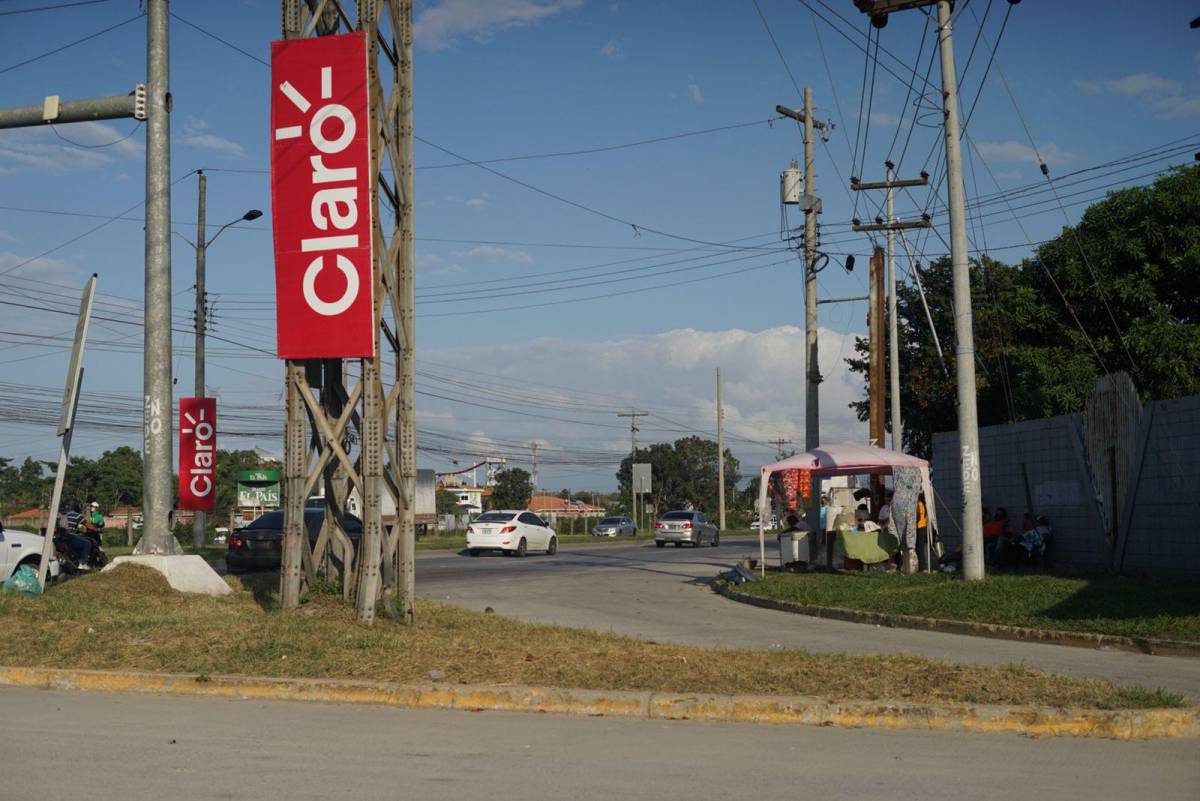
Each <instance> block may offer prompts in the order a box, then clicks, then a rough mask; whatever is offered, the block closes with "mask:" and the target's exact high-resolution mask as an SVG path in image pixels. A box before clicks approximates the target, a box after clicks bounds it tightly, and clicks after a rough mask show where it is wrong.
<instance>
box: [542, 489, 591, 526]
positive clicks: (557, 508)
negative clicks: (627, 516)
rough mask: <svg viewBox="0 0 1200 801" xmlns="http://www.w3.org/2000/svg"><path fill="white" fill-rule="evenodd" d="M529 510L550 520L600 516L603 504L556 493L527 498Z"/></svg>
mask: <svg viewBox="0 0 1200 801" xmlns="http://www.w3.org/2000/svg"><path fill="white" fill-rule="evenodd" d="M529 510H530V511H531V512H535V513H536V514H537V515H539V516H540V517H542V518H546V519H548V520H551V521H553V520H556V519H559V518H571V517H600V516H602V515H603V514H604V507H603V506H592V505H591V504H588V503H584V502H583V501H570V500H567V499H566V498H560V497H558V496H557V495H534V496H533V497H532V498H530V499H529Z"/></svg>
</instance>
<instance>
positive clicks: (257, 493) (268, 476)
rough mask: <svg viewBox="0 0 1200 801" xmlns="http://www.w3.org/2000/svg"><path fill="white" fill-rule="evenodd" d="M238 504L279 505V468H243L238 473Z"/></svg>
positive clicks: (274, 507)
mask: <svg viewBox="0 0 1200 801" xmlns="http://www.w3.org/2000/svg"><path fill="white" fill-rule="evenodd" d="M237 491H238V501H237V502H238V506H249V507H259V508H264V507H265V508H268V509H276V508H278V507H279V471H278V470H242V471H241V472H239V473H238V474H237Z"/></svg>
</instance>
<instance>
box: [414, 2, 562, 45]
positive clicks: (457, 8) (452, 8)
mask: <svg viewBox="0 0 1200 801" xmlns="http://www.w3.org/2000/svg"><path fill="white" fill-rule="evenodd" d="M581 5H583V0H439V1H438V2H435V3H434V4H433V5H431V6H429V7H428V8H425V9H424V10H422V11H421V12H420V13H419V14H417V18H416V21H415V23H414V30H413V35H414V37H415V39H416V41H417V43H418V44H420V45H421V46H422V47H426V48H428V49H430V50H442V49H444V48H447V47H450V46H451V45H452V44H454V42H455V40H456V39H457V38H459V37H460V36H470V37H472V38H474V39H476V40H477V41H487V40H488V39H490V38H491V37H492V36H494V35H495V34H496V33H498V32H499V31H502V30H505V29H507V28H522V27H526V26H528V25H533V24H535V23H537V22H539V21H541V20H543V19H545V18H546V17H551V16H554V15H555V14H558V13H560V12H562V11H569V10H572V9H576V8H579V6H581Z"/></svg>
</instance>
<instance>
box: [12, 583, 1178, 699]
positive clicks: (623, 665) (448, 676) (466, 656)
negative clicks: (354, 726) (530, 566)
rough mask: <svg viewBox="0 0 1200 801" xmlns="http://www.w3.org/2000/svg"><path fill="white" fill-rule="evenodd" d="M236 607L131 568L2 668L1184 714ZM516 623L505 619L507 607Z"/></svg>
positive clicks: (814, 666) (922, 669)
mask: <svg viewBox="0 0 1200 801" xmlns="http://www.w3.org/2000/svg"><path fill="white" fill-rule="evenodd" d="M229 583H230V585H231V586H233V587H234V588H235V590H236V591H235V592H234V593H233V594H232V595H229V596H226V597H223V598H208V597H201V596H186V595H182V594H179V593H175V592H173V591H172V590H171V589H170V588H169V587H168V586H167V584H166V581H165V580H164V579H163V578H162V577H161V576H160V575H159V574H157V573H155V572H153V571H151V570H149V569H147V568H144V567H139V566H134V565H128V566H122V567H120V568H118V569H116V570H113V571H110V572H108V573H103V574H98V575H90V576H86V577H83V578H80V579H76V580H74V581H70V582H67V583H66V584H63V585H61V586H58V587H55V588H54V589H52V590H51V591H50V592H49V593H47V594H46V595H42V596H38V597H33V598H30V597H23V596H21V597H18V596H12V595H0V629H2V630H3V631H4V633H5V636H4V637H2V638H0V664H4V665H13V666H44V667H58V668H91V669H106V668H107V669H116V668H124V669H135V670H152V671H168V672H189V673H200V674H204V675H210V676H211V675H216V674H250V675H260V676H281V677H282V676H289V677H323V678H359V679H378V680H385V681H395V682H424V681H428V680H429V674H430V672H431V671H440V673H439V674H437V675H443V674H444V677H445V678H444V679H443V680H444V681H447V682H454V683H465V684H513V683H515V684H533V685H551V686H558V687H578V688H585V689H598V690H604V689H608V690H657V691H664V692H680V693H699V692H721V693H764V694H782V695H793V694H795V695H810V696H816V697H823V698H853V699H907V700H911V701H918V702H927V703H938V702H973V703H996V704H1020V705H1039V706H1055V707H1062V706H1071V707H1085V708H1099V709H1126V708H1147V707H1161V706H1178V705H1180V704H1182V699H1179V698H1177V697H1174V696H1171V695H1169V694H1166V693H1162V692H1161V691H1158V692H1155V691H1150V690H1140V689H1137V690H1130V689H1128V688H1118V687H1115V686H1113V685H1112V684H1108V683H1106V682H1101V681H1093V680H1087V679H1077V678H1069V677H1063V676H1053V675H1048V674H1044V673H1039V672H1037V671H1034V670H1029V669H1027V668H1024V667H1020V666H1003V667H990V668H989V667H973V666H966V665H956V664H951V663H947V662H936V661H932V660H928V659H922V658H918V657H912V656H874V655H872V656H847V655H826V654H809V653H806V652H803V651H779V652H776V651H770V652H767V651H748V650H727V649H706V648H698V647H691V646H680V645H669V644H659V643H653V642H648V641H645V640H638V639H634V638H631V637H622V636H617V635H612V634H604V633H599V632H590V631H583V630H579V629H569V628H563V627H558V626H544V625H532V624H527V623H521V622H519V621H516V620H512V619H509V618H505V617H503V616H501V615H486V614H478V613H474V612H469V611H466V610H463V609H459V608H457V607H453V606H448V605H445V604H438V603H433V602H429V601H421V602H420V603H419V605H418V608H417V620H418V624H417V625H416V626H413V627H404V626H400V625H398V624H396V623H393V622H391V621H388V620H379V621H378V622H377V623H376V625H375V626H373V627H369V628H368V627H363V626H359V625H356V624H355V623H354V622H353V619H354V618H353V610H352V609H351V608H349V607H347V606H346V605H344V604H342V603H341V602H340V601H339V600H338V599H337V598H336V596H334V595H331V594H329V593H330V591H331V590H336V588H334V587H321V588H316V590H315V591H313V592H311V593H309V595H308V596H307V597H308V603H306V604H304V605H303V606H301V607H300V608H299V609H298V610H295V611H291V612H286V613H285V612H281V611H279V610H278V608H277V603H278V595H277V590H276V587H277V584H278V578H277V577H276V576H274V575H260V576H245V577H233V578H230V579H229ZM501 611H503V610H501Z"/></svg>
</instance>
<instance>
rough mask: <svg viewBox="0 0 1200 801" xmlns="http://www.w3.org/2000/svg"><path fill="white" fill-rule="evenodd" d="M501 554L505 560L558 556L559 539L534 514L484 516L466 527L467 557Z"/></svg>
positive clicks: (511, 513)
mask: <svg viewBox="0 0 1200 801" xmlns="http://www.w3.org/2000/svg"><path fill="white" fill-rule="evenodd" d="M483 551H501V552H503V553H504V555H505V556H512V555H516V556H524V555H525V554H526V553H528V552H529V551H545V552H546V553H547V554H549V555H551V556H553V555H554V554H556V553H558V535H557V534H556V533H555V531H554V529H552V528H550V526H549V525H547V523H546V521H545V520H542V518H540V517H538V516H537V515H535V514H534V513H533V512H517V511H508V510H505V511H498V512H484V513H483V514H481V515H480V516H479V517H477V518H475V519H474V520H472V521H471V525H469V526H467V553H469V554H471V556H479V554H480V553H482V552H483Z"/></svg>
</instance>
